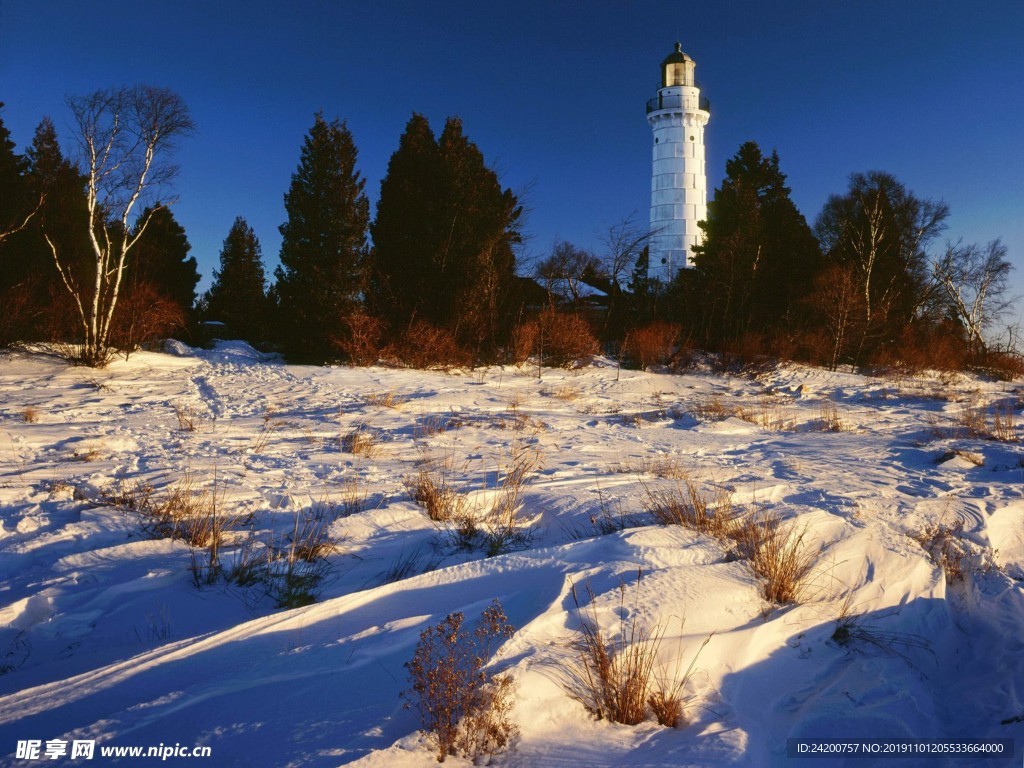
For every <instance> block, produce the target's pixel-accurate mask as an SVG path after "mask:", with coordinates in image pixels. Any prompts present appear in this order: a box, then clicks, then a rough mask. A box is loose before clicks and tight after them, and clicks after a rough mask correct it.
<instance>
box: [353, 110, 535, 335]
mask: <svg viewBox="0 0 1024 768" xmlns="http://www.w3.org/2000/svg"><path fill="white" fill-rule="evenodd" d="M521 213H522V209H521V207H520V206H519V201H518V199H517V198H516V196H515V195H514V194H513V193H512V192H511V191H510V190H508V189H502V187H501V184H500V183H499V181H498V177H497V174H495V173H494V171H492V170H491V169H490V168H488V167H487V165H486V163H485V162H484V158H483V154H482V153H481V152H480V150H479V148H478V147H477V146H476V145H475V144H474V143H473V142H472V141H470V140H469V139H468V138H466V136H465V134H464V133H463V130H462V122H461V121H460V120H458V119H457V118H449V119H448V120H447V122H446V123H445V127H444V130H443V131H442V133H441V136H440V138H439V139H437V140H435V139H434V134H433V131H432V130H431V129H430V125H429V123H428V122H427V119H426V118H425V117H423V116H422V115H415V114H414V115H413V117H412V119H410V121H409V123H408V124H407V125H406V129H405V132H404V133H403V134H402V138H401V140H400V141H399V147H398V150H397V151H396V152H395V154H394V155H392V156H391V160H390V162H389V163H388V171H387V174H386V175H385V177H384V180H383V181H382V182H381V194H380V202H379V203H378V205H377V217H376V219H375V220H374V223H373V225H372V226H371V232H372V235H373V256H372V260H373V269H372V275H373V278H372V291H371V295H372V300H373V305H374V307H375V308H377V311H379V312H380V313H381V314H382V315H383V316H384V318H385V319H386V320H387V322H388V323H389V325H390V326H391V329H392V332H398V331H400V329H402V328H403V327H408V326H410V325H411V323H412V322H413V320H414V319H417V320H423V321H426V322H428V323H430V324H432V325H435V326H438V327H443V328H447V329H449V330H451V331H452V332H453V333H455V334H456V335H457V337H458V339H459V341H460V342H461V343H463V344H464V345H467V346H469V347H471V348H473V349H475V350H480V349H483V348H487V347H490V348H494V347H495V346H496V345H497V344H498V343H499V342H500V340H501V337H502V336H503V334H504V332H505V331H507V330H508V327H509V326H510V325H511V322H510V319H511V318H510V316H511V313H512V306H511V304H512V302H511V300H510V297H511V295H512V293H513V291H512V287H513V283H514V279H515V254H514V250H513V249H514V247H515V245H516V244H517V243H519V241H520V237H519V231H518V221H519V217H520V215H521Z"/></svg>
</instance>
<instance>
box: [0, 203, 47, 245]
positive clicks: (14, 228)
mask: <svg viewBox="0 0 1024 768" xmlns="http://www.w3.org/2000/svg"><path fill="white" fill-rule="evenodd" d="M45 199H46V197H45V195H39V199H38V200H37V201H36V204H35V207H34V208H32V210H30V211H28V212H27V213H26V214H25V216H24V217H23V218H21V219H20V220H18V221H14V222H11V224H9V225H8V226H6V227H4V228H2V229H0V243H2V242H3V241H4V240H6V239H7V238H8V237H10V236H11V235H15V234H17V233H18V232H21V230H23V229H25V227H27V226H28V224H29V222H30V221H32V217H33V216H35V215H36V214H37V213H39V209H40V208H42V207H43V202H44V201H45Z"/></svg>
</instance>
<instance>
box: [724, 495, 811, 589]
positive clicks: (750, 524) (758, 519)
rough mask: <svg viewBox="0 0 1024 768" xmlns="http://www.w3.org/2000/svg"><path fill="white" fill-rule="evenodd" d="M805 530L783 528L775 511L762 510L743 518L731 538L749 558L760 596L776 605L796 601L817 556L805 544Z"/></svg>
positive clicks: (742, 553)
mask: <svg viewBox="0 0 1024 768" xmlns="http://www.w3.org/2000/svg"><path fill="white" fill-rule="evenodd" d="M806 536H807V529H806V528H802V529H801V530H799V531H793V530H789V529H783V528H782V518H781V517H780V516H779V514H778V513H777V512H773V511H770V510H766V509H761V510H758V511H755V512H751V513H749V514H747V515H746V516H745V517H743V518H742V519H741V520H740V521H738V524H737V526H736V528H735V529H734V531H733V532H732V534H731V537H732V538H733V539H734V540H735V541H736V544H737V547H738V549H739V553H740V554H741V555H742V556H743V557H746V558H748V559H749V561H750V567H751V568H752V569H753V571H754V575H755V576H757V578H758V580H759V581H760V582H761V594H762V596H763V597H764V599H765V600H767V601H768V602H770V603H773V604H776V605H785V604H786V603H795V602H798V601H799V599H800V597H801V596H802V595H803V591H804V589H805V587H806V582H807V577H808V576H809V575H810V573H811V570H812V569H813V567H814V562H815V560H816V559H817V555H818V553H817V552H816V551H814V550H811V549H808V547H807V546H806V544H805V538H806Z"/></svg>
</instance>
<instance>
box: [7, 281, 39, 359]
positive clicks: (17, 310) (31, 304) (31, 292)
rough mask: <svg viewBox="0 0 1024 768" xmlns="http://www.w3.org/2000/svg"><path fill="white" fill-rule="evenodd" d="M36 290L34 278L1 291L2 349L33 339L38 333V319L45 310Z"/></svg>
mask: <svg viewBox="0 0 1024 768" xmlns="http://www.w3.org/2000/svg"><path fill="white" fill-rule="evenodd" d="M36 291H37V286H36V284H35V282H34V281H32V280H28V281H25V282H23V283H19V284H17V285H12V286H10V287H9V288H6V289H4V290H2V291H0V307H3V311H2V312H0V349H6V348H8V347H12V346H14V345H15V344H17V343H19V342H24V341H31V340H33V338H34V337H36V336H37V335H38V333H39V331H38V328H37V327H36V326H37V319H38V318H39V316H40V315H42V314H44V312H45V310H44V307H43V305H42V304H41V303H40V301H39V299H38V298H37V296H36Z"/></svg>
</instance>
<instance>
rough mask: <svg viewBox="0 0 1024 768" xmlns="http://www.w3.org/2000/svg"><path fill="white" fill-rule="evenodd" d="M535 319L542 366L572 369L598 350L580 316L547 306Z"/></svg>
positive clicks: (590, 330)
mask: <svg viewBox="0 0 1024 768" xmlns="http://www.w3.org/2000/svg"><path fill="white" fill-rule="evenodd" d="M539 321H540V337H539V346H540V349H539V352H540V356H541V359H542V360H543V362H544V365H548V366H551V367H552V368H572V367H573V366H575V365H578V364H579V363H580V361H582V360H585V359H587V358H590V357H592V356H594V355H596V354H597V353H598V352H600V351H601V346H600V344H598V342H597V338H596V337H595V336H594V331H593V330H592V329H591V327H590V324H589V323H588V322H587V321H586V319H584V318H583V317H582V316H580V315H577V314H572V313H570V312H559V311H558V310H552V309H548V310H545V311H544V312H542V313H541V315H540V317H539Z"/></svg>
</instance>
